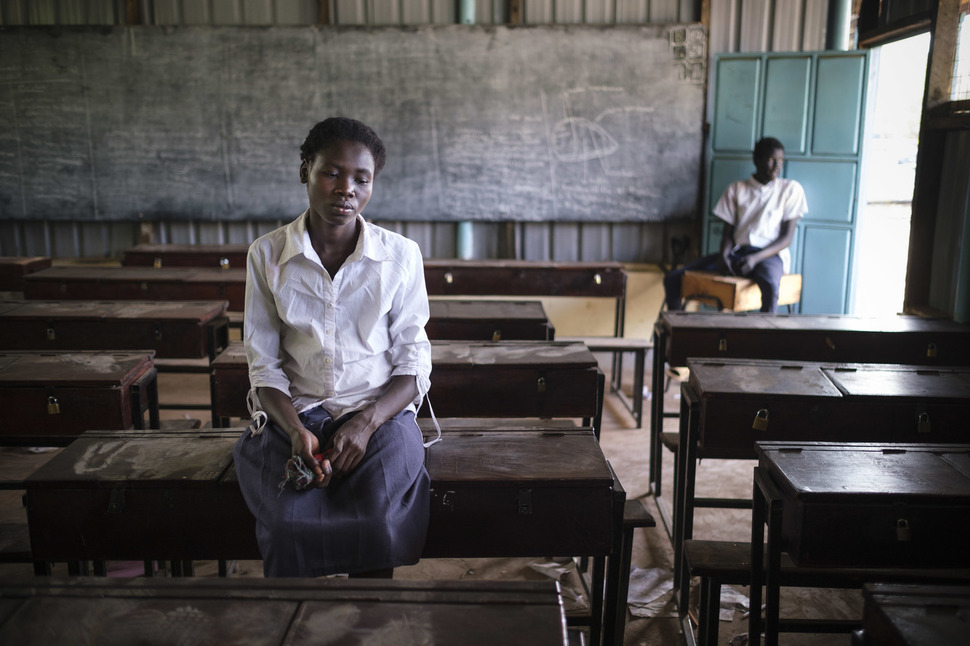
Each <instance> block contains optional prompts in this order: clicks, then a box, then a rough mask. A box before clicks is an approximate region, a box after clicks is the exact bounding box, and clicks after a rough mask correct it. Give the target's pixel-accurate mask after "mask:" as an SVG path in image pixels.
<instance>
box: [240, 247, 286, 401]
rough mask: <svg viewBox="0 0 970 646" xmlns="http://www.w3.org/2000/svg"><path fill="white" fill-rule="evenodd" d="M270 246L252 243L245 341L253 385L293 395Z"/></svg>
mask: <svg viewBox="0 0 970 646" xmlns="http://www.w3.org/2000/svg"><path fill="white" fill-rule="evenodd" d="M269 253H270V247H269V245H266V246H262V247H260V246H257V244H253V246H252V247H250V249H249V254H248V256H247V259H246V305H245V308H246V310H245V319H244V326H243V327H244V335H243V341H244V344H245V347H246V359H247V360H248V362H249V385H250V387H251V388H253V389H256V388H263V387H270V388H275V389H277V390H281V391H283V392H284V393H286V394H287V395H290V380H289V379H288V378H287V376H286V373H285V372H283V362H282V360H281V358H280V326H281V319H280V316H279V313H278V311H277V307H276V299H275V298H274V296H273V290H272V289H271V287H270V284H269V279H268V276H267V272H274V273H275V272H278V271H279V267H278V266H277V265H276V263H275V262H272V259H269V258H267V257H266V256H267V254H269Z"/></svg>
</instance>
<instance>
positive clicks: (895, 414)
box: [673, 359, 970, 608]
mask: <svg viewBox="0 0 970 646" xmlns="http://www.w3.org/2000/svg"><path fill="white" fill-rule="evenodd" d="M687 365H688V367H689V368H690V379H689V381H687V382H685V383H684V384H682V386H681V419H680V449H679V452H678V468H677V469H676V472H677V482H676V485H675V487H674V514H673V515H674V519H673V545H674V564H675V566H674V567H675V575H674V578H675V587H677V588H678V590H679V591H680V600H681V602H682V603H683V604H684V605H682V606H681V608H686V601H687V593H688V589H687V588H688V584H687V582H688V578H687V568H686V563H685V562H684V558H683V542H684V541H685V540H687V539H690V538H692V537H693V524H694V509H695V508H697V507H715V506H716V507H740V508H747V507H748V506H749V505H750V501H748V500H731V499H722V498H696V497H695V496H694V480H695V474H696V467H697V461H698V460H701V459H705V458H706V459H754V458H755V457H756V454H755V450H754V447H755V443H756V442H758V441H766V440H771V441H790V440H795V441H826V442H899V443H913V444H918V443H922V442H930V441H931V442H938V443H939V442H970V427H968V425H967V421H966V420H967V419H968V418H970V367H964V368H956V367H955V368H923V367H916V366H899V365H890V364H838V363H830V364H826V363H813V362H797V361H767V360H760V361H759V360H755V359H723V360H718V359H688V360H687Z"/></svg>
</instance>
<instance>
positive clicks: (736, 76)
mask: <svg viewBox="0 0 970 646" xmlns="http://www.w3.org/2000/svg"><path fill="white" fill-rule="evenodd" d="M717 74H718V77H719V78H721V79H722V83H721V84H720V85H718V88H717V91H716V93H715V95H714V102H715V105H716V106H718V108H717V111H716V113H715V116H714V120H715V123H716V125H715V138H716V139H715V143H714V145H715V146H716V148H717V149H718V150H722V151H726V150H734V151H740V152H746V151H747V152H750V151H751V148H752V147H753V146H754V142H755V132H756V127H757V117H758V114H757V107H758V91H759V89H760V88H759V77H760V74H761V59H760V58H757V57H756V58H739V59H727V60H721V61H719V62H718V63H717Z"/></svg>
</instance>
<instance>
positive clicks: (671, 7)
mask: <svg viewBox="0 0 970 646" xmlns="http://www.w3.org/2000/svg"><path fill="white" fill-rule="evenodd" d="M687 20H688V21H689V20H690V19H689V18H688V19H687ZM679 21H680V0H650V22H679Z"/></svg>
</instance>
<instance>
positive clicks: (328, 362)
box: [323, 357, 333, 366]
mask: <svg viewBox="0 0 970 646" xmlns="http://www.w3.org/2000/svg"><path fill="white" fill-rule="evenodd" d="M323 362H324V363H325V364H327V365H328V366H329V365H330V364H332V363H333V357H327V358H326V359H324V361H323Z"/></svg>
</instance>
